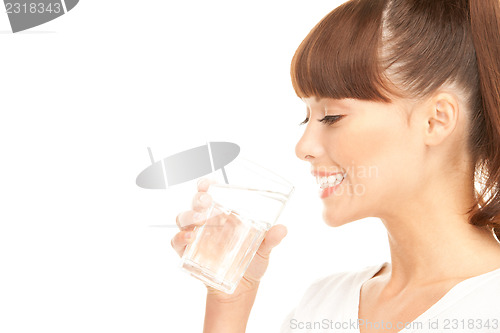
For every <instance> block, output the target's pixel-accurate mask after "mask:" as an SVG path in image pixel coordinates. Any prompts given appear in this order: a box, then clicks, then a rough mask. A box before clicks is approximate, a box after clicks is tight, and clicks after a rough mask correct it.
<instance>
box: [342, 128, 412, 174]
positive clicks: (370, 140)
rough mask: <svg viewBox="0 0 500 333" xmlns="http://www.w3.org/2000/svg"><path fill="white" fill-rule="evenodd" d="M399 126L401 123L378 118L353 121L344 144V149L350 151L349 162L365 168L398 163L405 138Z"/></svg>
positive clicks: (356, 166)
mask: <svg viewBox="0 0 500 333" xmlns="http://www.w3.org/2000/svg"><path fill="white" fill-rule="evenodd" d="M350 125H351V124H350ZM398 126H400V125H399V123H391V122H387V121H381V120H378V119H366V120H359V121H356V122H354V121H353V122H352V126H349V127H348V129H347V131H346V133H345V141H344V142H345V144H344V145H343V147H344V151H346V152H350V153H349V155H350V156H351V161H349V163H350V164H351V165H352V166H353V167H355V168H356V169H357V168H362V169H363V170H367V169H369V168H374V167H386V166H388V165H389V166H390V165H393V164H394V163H396V162H397V160H398V159H399V157H400V154H401V153H402V142H403V141H402V140H404V135H403V133H402V132H401V129H400V128H398ZM380 171H381V170H380Z"/></svg>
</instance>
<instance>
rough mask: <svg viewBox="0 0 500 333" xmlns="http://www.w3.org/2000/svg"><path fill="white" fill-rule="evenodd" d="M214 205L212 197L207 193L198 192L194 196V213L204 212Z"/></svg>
mask: <svg viewBox="0 0 500 333" xmlns="http://www.w3.org/2000/svg"><path fill="white" fill-rule="evenodd" d="M211 204H212V197H211V196H210V194H208V193H205V192H198V193H196V194H195V195H194V198H193V202H192V205H191V206H192V207H193V210H194V211H197V212H203V211H204V210H205V209H207V208H208V207H210V205H211Z"/></svg>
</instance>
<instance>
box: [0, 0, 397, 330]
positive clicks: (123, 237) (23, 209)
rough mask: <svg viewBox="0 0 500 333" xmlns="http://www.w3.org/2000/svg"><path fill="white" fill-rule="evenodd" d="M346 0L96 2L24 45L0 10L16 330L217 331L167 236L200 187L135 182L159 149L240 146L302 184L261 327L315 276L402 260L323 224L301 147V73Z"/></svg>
mask: <svg viewBox="0 0 500 333" xmlns="http://www.w3.org/2000/svg"><path fill="white" fill-rule="evenodd" d="M340 2H341V1H318V0H316V1H251V2H249V1H247V2H237V1H201V0H197V1H153V0H141V1H130V0H106V1H95V0H82V1H80V3H79V5H78V6H77V7H75V8H74V9H73V10H72V11H70V12H69V13H68V14H66V15H64V16H62V17H60V18H59V19H56V20H54V21H52V22H49V23H47V24H45V25H42V26H39V27H36V28H34V29H31V30H29V31H27V32H24V33H18V34H12V33H11V32H9V30H10V26H9V23H8V19H7V15H6V14H3V13H0V31H1V33H0V47H1V50H2V52H1V53H0V59H1V63H0V66H1V70H0V145H1V150H0V152H1V157H0V161H1V162H0V171H1V172H0V193H1V201H0V223H1V224H0V332H8V333H10V332H42V331H43V332H65V333H66V332H201V331H202V327H203V317H204V305H205V287H204V286H203V284H202V283H201V282H199V281H198V280H196V279H194V278H192V277H189V276H188V275H187V274H186V273H184V272H181V271H180V269H179V268H178V264H179V258H178V256H177V254H176V253H175V252H174V251H173V250H172V248H171V246H170V239H171V238H172V237H173V236H174V234H175V233H176V232H177V230H176V229H174V228H168V227H154V226H155V225H169V224H170V225H171V224H173V223H175V216H176V215H177V214H178V213H179V212H181V211H183V210H186V209H189V208H190V203H191V198H192V196H193V195H194V194H195V191H196V181H192V182H189V183H185V184H182V185H179V186H177V187H174V188H171V189H169V190H167V191H155V190H144V189H141V188H139V187H137V186H136V184H135V178H136V176H137V175H138V174H139V173H140V172H141V171H142V170H143V169H144V168H145V167H147V166H148V165H149V164H150V160H149V156H148V153H147V147H151V148H152V150H153V153H154V155H155V157H156V158H157V159H159V158H163V157H166V156H168V155H170V154H173V153H176V152H180V151H183V150H185V149H189V148H192V147H196V146H199V145H202V144H205V143H206V141H230V142H235V143H237V144H239V145H240V147H241V149H242V154H244V155H245V156H246V157H248V158H250V159H253V160H255V161H256V162H259V163H261V164H263V165H266V166H267V167H269V168H271V169H273V170H276V171H280V173H281V174H282V175H283V177H285V178H286V179H289V180H290V181H291V182H292V183H293V184H294V185H295V186H296V191H295V194H294V196H293V197H292V199H291V201H290V203H289V204H288V205H287V208H286V209H285V211H284V213H283V215H282V216H281V218H280V221H279V222H280V223H283V224H285V225H286V226H287V227H288V231H289V233H288V235H287V237H286V238H285V239H284V240H283V242H282V243H281V244H280V245H279V246H278V247H277V248H276V249H275V250H274V251H273V253H272V255H271V264H270V266H269V269H268V271H267V273H266V275H265V276H264V278H263V280H262V282H261V287H260V290H259V294H258V296H257V300H256V302H255V305H254V308H253V310H252V314H251V317H250V321H249V324H248V329H247V332H277V331H278V330H279V327H280V325H281V323H282V321H283V319H284V317H285V316H286V314H287V313H288V312H289V311H290V310H291V309H292V308H293V307H294V306H295V305H296V304H297V302H298V301H299V300H300V297H301V296H302V295H303V292H304V291H305V289H306V288H307V287H308V286H309V285H310V284H311V283H312V282H313V281H314V280H315V279H317V278H319V277H321V276H324V275H327V274H331V273H334V272H338V271H344V270H353V269H360V268H362V267H365V266H367V265H375V264H379V263H381V262H383V261H388V259H389V252H388V247H387V244H386V234H385V229H384V228H383V226H382V224H381V223H380V221H378V220H377V219H373V218H368V219H364V220H361V221H356V222H354V223H350V224H348V225H345V226H342V227H339V228H330V227H327V226H326V225H325V224H324V222H323V221H322V218H321V214H322V209H323V207H322V203H321V200H320V199H319V197H318V196H317V188H318V187H317V185H316V184H315V182H314V180H313V178H312V177H311V176H310V174H309V165H308V164H307V163H306V162H304V161H301V160H299V159H298V158H297V157H296V156H295V153H294V148H295V144H296V142H297V141H298V139H299V138H300V135H301V134H302V131H303V127H299V126H298V124H299V123H300V122H301V121H302V120H303V119H304V118H305V107H304V104H303V103H302V102H301V101H300V99H299V98H297V97H296V95H295V93H294V91H293V89H292V86H291V82H290V75H289V71H290V61H291V59H292V56H293V54H294V52H295V50H296V48H297V47H298V45H299V44H300V42H301V41H302V39H303V38H304V37H305V36H306V35H307V33H308V32H309V30H310V29H311V28H312V27H313V26H314V25H315V24H316V23H317V22H318V21H319V20H320V19H321V18H322V17H323V16H325V15H326V14H327V13H328V12H330V11H331V10H332V9H333V8H334V7H336V6H337V5H338V4H339V3H340ZM2 11H3V8H2Z"/></svg>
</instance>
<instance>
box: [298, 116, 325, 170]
mask: <svg viewBox="0 0 500 333" xmlns="http://www.w3.org/2000/svg"><path fill="white" fill-rule="evenodd" d="M312 125H313V124H308V125H307V128H306V129H305V131H304V134H303V135H302V137H301V138H300V140H299V141H298V142H297V144H296V145H295V155H297V157H298V158H299V159H301V160H303V161H306V162H312V161H313V160H314V159H316V158H318V157H320V156H322V154H323V145H322V143H321V140H320V138H319V136H320V130H319V129H318V128H315V127H314V126H312Z"/></svg>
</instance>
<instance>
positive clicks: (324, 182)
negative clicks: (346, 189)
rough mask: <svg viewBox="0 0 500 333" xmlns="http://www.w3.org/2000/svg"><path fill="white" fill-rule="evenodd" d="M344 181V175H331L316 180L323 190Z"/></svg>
mask: <svg viewBox="0 0 500 333" xmlns="http://www.w3.org/2000/svg"><path fill="white" fill-rule="evenodd" d="M342 179H344V176H343V175H342V174H340V173H338V174H336V175H331V176H328V177H320V178H317V179H316V180H317V182H318V184H319V185H320V186H321V188H326V187H329V186H335V185H338V184H340V182H341V181H342Z"/></svg>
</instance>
